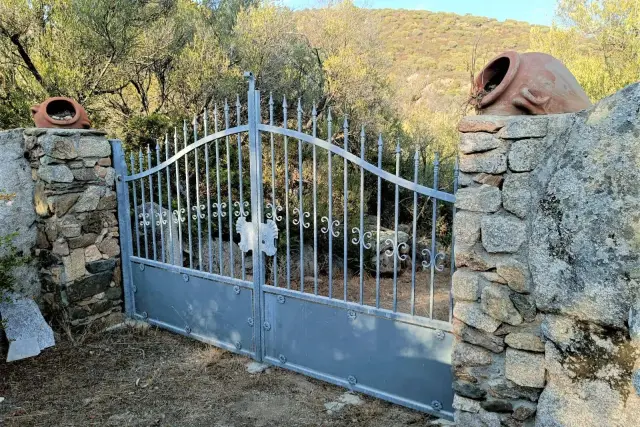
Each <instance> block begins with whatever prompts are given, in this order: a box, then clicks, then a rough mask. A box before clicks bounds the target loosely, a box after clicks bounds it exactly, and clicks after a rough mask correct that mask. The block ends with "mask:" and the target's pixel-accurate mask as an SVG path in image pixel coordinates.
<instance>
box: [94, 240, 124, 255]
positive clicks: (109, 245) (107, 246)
mask: <svg viewBox="0 0 640 427" xmlns="http://www.w3.org/2000/svg"><path fill="white" fill-rule="evenodd" d="M96 246H97V247H98V250H99V251H100V252H102V254H103V255H106V256H107V257H109V258H113V257H115V256H116V255H119V254H120V244H119V243H118V240H117V239H111V238H110V239H104V240H103V241H102V242H100V243H98V244H97V245H96Z"/></svg>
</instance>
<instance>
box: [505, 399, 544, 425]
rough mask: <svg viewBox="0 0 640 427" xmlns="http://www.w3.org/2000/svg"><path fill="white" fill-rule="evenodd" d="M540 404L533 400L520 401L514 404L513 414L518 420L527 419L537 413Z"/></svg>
mask: <svg viewBox="0 0 640 427" xmlns="http://www.w3.org/2000/svg"><path fill="white" fill-rule="evenodd" d="M537 406H538V405H536V404H535V403H531V402H522V401H521V402H518V403H516V404H515V405H514V409H513V414H512V415H511V416H512V417H513V418H514V419H516V420H518V421H526V420H528V419H529V418H532V417H533V416H534V415H535V414H536V408H537Z"/></svg>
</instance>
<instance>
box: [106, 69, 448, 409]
mask: <svg viewBox="0 0 640 427" xmlns="http://www.w3.org/2000/svg"><path fill="white" fill-rule="evenodd" d="M247 77H248V79H249V91H248V99H247V104H246V107H244V106H242V105H241V103H240V100H239V99H238V100H237V101H236V103H235V105H230V104H229V103H227V102H225V104H224V106H222V108H220V109H218V108H217V107H216V108H215V109H214V110H213V111H205V112H204V114H203V115H202V116H201V117H200V118H199V120H197V119H194V121H193V123H192V126H187V124H186V123H185V126H184V129H182V132H177V131H176V132H175V133H174V135H173V138H170V137H167V138H166V139H165V141H164V143H162V144H158V145H157V146H156V147H155V149H153V148H147V150H146V151H145V152H143V151H142V150H140V151H139V152H138V153H131V154H130V155H125V153H124V151H123V147H122V146H121V144H120V142H118V141H113V143H112V144H113V154H114V163H115V167H116V171H117V174H118V180H117V192H118V211H119V221H120V233H121V243H122V268H123V276H124V287H125V309H126V312H127V313H128V315H130V316H132V317H135V318H138V319H142V320H145V321H146V322H149V323H151V324H153V325H157V326H159V327H162V328H165V329H168V330H171V331H173V332H176V333H179V334H183V335H187V336H190V337H193V338H195V339H198V340H201V341H204V342H207V343H211V344H213V345H215V346H218V347H221V348H224V349H227V350H230V351H233V352H237V353H241V354H245V355H247V356H250V357H252V358H254V359H255V360H258V361H264V362H266V363H269V364H272V365H275V366H279V367H283V368H287V369H290V370H293V371H296V372H300V373H303V374H306V375H309V376H311V377H315V378H318V379H321V380H324V381H327V382H330V383H334V384H337V385H340V386H344V387H347V388H349V389H352V390H354V391H358V392H362V393H366V394H369V395H372V396H375V397H379V398H382V399H385V400H388V401H391V402H395V403H398V404H401V405H405V406H408V407H411V408H415V409H418V410H422V411H426V412H431V413H435V414H437V415H439V416H441V417H445V418H451V417H452V413H453V410H452V400H453V392H452V390H451V382H452V373H451V363H450V361H451V347H452V341H453V338H452V335H451V329H452V328H451V304H452V301H451V297H450V274H451V273H452V271H453V257H452V254H453V242H452V241H451V242H447V244H446V245H444V244H443V245H442V246H441V245H440V244H439V243H438V240H443V239H444V240H447V236H450V235H451V221H452V218H453V209H454V208H453V202H454V201H455V197H454V195H453V194H452V193H454V192H455V187H456V180H457V166H456V167H455V169H454V171H453V174H452V180H451V184H450V188H451V193H448V192H444V191H441V190H440V189H439V188H441V187H443V186H442V185H441V184H440V182H439V176H441V175H442V174H441V172H440V170H439V169H440V164H439V160H438V158H437V155H436V157H435V159H433V158H431V160H434V161H433V162H430V163H431V164H432V165H433V169H431V168H429V169H427V167H426V161H425V160H424V155H421V154H420V152H419V151H416V152H415V154H414V153H411V155H410V156H405V157H408V159H409V161H408V163H409V164H410V166H409V168H408V169H409V170H410V171H411V172H413V173H412V175H413V179H411V180H408V179H404V178H402V177H401V169H403V167H401V165H403V166H406V163H407V162H403V161H402V159H403V156H402V154H403V153H402V150H401V147H400V146H399V145H398V146H397V147H393V146H392V147H390V148H391V149H387V147H385V146H384V144H383V140H382V137H379V138H376V140H374V141H367V137H366V133H365V130H364V128H362V129H360V130H359V132H355V136H354V135H352V134H350V131H349V123H348V121H347V120H346V119H345V120H344V123H343V124H342V126H335V128H337V132H336V131H334V125H333V123H332V118H331V112H330V111H327V112H325V113H323V114H322V115H319V114H317V112H316V108H315V106H314V108H313V110H312V112H311V114H310V115H309V117H308V118H307V122H306V123H305V122H303V114H304V112H303V109H302V106H301V105H300V103H298V105H297V108H296V107H295V106H294V107H292V108H291V107H289V106H288V105H287V103H286V100H285V101H284V102H283V103H282V109H281V110H280V109H279V108H278V109H277V111H275V112H274V102H273V99H272V98H271V97H270V99H269V101H268V102H265V103H264V104H262V101H261V96H260V92H259V91H257V90H255V87H254V79H253V76H252V75H251V74H247ZM261 106H263V107H265V109H267V108H268V112H267V113H266V114H262V112H261ZM290 111H295V112H296V117H295V119H293V120H291V119H290V118H289V117H288V115H289V112H290ZM267 115H268V118H267V119H265V120H263V116H267ZM245 117H246V120H244V118H245ZM276 121H277V122H279V123H282V125H281V126H276V125H275V124H274V123H275V122H276ZM320 122H322V123H323V125H324V126H322V130H320V129H319V126H318V124H319V123H320ZM289 123H295V124H296V126H295V128H289V127H288V125H289ZM303 127H304V128H309V129H310V130H311V131H310V133H311V135H308V134H306V133H304V132H303V131H302V130H303ZM211 131H212V133H211ZM320 133H323V134H324V135H325V138H323V139H321V138H320V137H319V134H320ZM199 134H200V135H201V136H199ZM189 141H193V142H191V143H190V142H189ZM340 143H341V144H340ZM338 144H340V145H342V147H341V146H340V145H338ZM358 148H359V149H358ZM385 149H387V151H386V153H388V158H391V159H393V162H394V163H395V173H390V172H387V171H386V170H385V168H384V166H385V165H384V164H383V158H384V153H385V151H384V150H385ZM353 151H356V152H359V155H354V154H352V152H353ZM368 157H372V158H374V159H376V160H377V163H376V164H373V163H369V161H368V160H367V158H368ZM387 166H388V165H387ZM404 169H407V168H406V167H404ZM452 169H453V165H452ZM450 177H451V175H450ZM427 181H429V182H430V183H431V184H430V185H425V184H426V182H427ZM445 188H446V187H445ZM442 230H444V231H442ZM443 236H444V237H443ZM449 239H450V237H449Z"/></svg>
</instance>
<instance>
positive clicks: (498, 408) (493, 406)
mask: <svg viewBox="0 0 640 427" xmlns="http://www.w3.org/2000/svg"><path fill="white" fill-rule="evenodd" d="M480 407H482V409H484V410H485V411H489V412H499V413H511V411H512V410H513V405H512V404H511V402H508V401H506V400H497V399H488V400H485V401H484V402H480Z"/></svg>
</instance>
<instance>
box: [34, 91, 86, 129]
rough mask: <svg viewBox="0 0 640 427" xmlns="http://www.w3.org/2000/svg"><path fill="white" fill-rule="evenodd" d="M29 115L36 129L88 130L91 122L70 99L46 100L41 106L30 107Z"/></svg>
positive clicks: (54, 98) (59, 97) (84, 112)
mask: <svg viewBox="0 0 640 427" xmlns="http://www.w3.org/2000/svg"><path fill="white" fill-rule="evenodd" d="M31 115H32V116H33V121H34V122H35V124H36V127H39V128H66V129H89V128H90V127H91V122H89V117H88V116H87V112H86V111H85V109H84V108H83V107H82V105H80V104H78V103H77V102H76V101H74V100H73V99H71V98H65V97H62V96H57V97H53V98H49V99H46V100H45V101H44V102H43V103H42V104H39V105H34V106H33V107H31Z"/></svg>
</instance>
